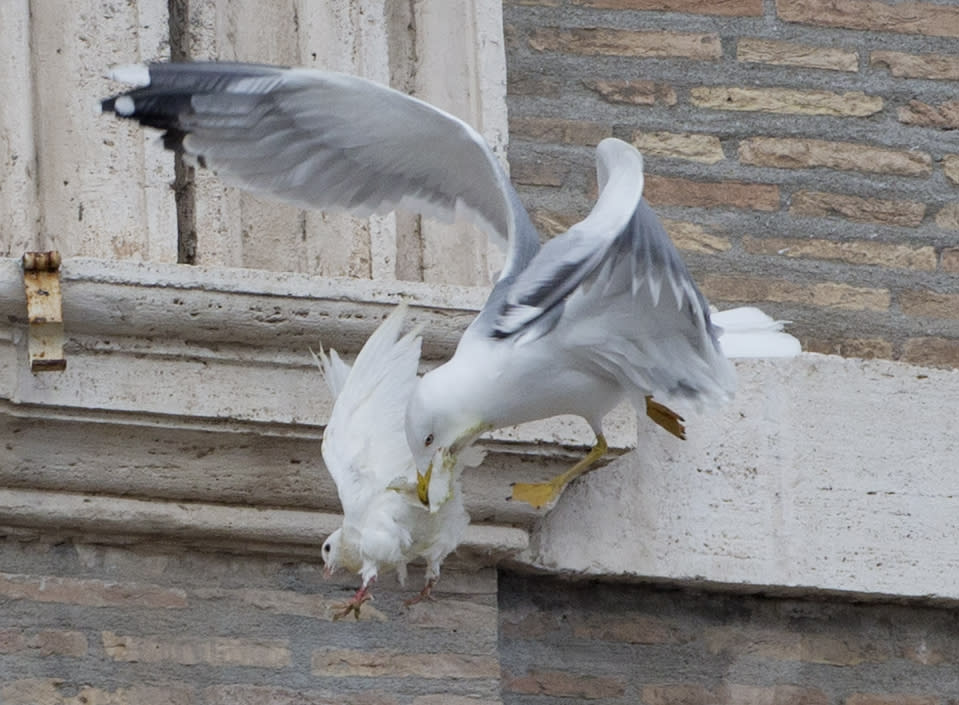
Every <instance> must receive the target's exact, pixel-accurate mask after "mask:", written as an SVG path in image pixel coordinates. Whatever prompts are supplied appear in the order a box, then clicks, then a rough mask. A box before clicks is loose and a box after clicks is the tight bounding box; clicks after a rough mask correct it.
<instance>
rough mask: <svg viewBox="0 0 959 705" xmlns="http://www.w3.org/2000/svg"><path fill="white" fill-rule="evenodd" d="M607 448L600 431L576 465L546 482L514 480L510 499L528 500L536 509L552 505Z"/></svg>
mask: <svg viewBox="0 0 959 705" xmlns="http://www.w3.org/2000/svg"><path fill="white" fill-rule="evenodd" d="M607 450H609V446H608V445H607V444H606V437H605V436H603V434H602V433H600V434H598V435H597V436H596V445H594V446H593V449H592V450H590V451H589V453H587V454H586V457H585V458H583V459H582V460H580V461H579V462H578V463H576V465H574V466H573V467H571V468H570V469H569V470H567V471H566V472H564V473H562V474H561V475H557V476H556V477H554V478H553V479H552V480H547V481H546V482H536V483H529V482H514V483H513V496H512V497H511V498H510V499H518V500H520V501H521V502H528V503H529V504H532V505H533V507H535V508H536V509H542V508H543V507H548V506H550V505H551V504H553V502H555V501H556V500H557V499H559V496H560V494H562V492H563V489H564V488H565V487H566V485H568V484H569V483H570V482H572V481H573V480H575V479H576V478H577V477H579V476H580V475H582V474H584V473H586V472H588V471H589V470H590V469H592V466H593V465H595V464H596V461H597V460H599V459H600V458H602V457H603V456H604V455H606V451H607Z"/></svg>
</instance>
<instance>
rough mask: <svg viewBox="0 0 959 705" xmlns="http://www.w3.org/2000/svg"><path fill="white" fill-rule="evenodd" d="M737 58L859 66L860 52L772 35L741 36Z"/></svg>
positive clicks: (832, 68) (824, 66) (814, 66)
mask: <svg viewBox="0 0 959 705" xmlns="http://www.w3.org/2000/svg"><path fill="white" fill-rule="evenodd" d="M736 59H737V60H738V61H743V62H749V63H760V64H772V65H774V66H798V67H801V68H807V69H826V70H830V71H858V70H859V52H856V51H850V50H847V49H838V48H833V47H817V46H810V45H808V44H796V43H794V42H783V41H778V40H773V39H748V38H744V39H740V40H739V41H738V42H737V43H736Z"/></svg>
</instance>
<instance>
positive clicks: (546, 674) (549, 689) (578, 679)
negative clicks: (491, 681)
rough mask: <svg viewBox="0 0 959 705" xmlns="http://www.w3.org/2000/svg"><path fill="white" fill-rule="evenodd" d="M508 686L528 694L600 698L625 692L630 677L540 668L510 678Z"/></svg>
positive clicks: (515, 691)
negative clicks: (627, 679) (627, 678)
mask: <svg viewBox="0 0 959 705" xmlns="http://www.w3.org/2000/svg"><path fill="white" fill-rule="evenodd" d="M504 688H505V689H506V690H508V691H510V692H513V693H522V694H524V695H547V696H553V697H557V698H579V699H581V700H599V699H601V698H618V697H620V696H622V695H623V694H624V693H625V692H626V679H625V678H621V677H619V676H594V675H589V674H577V673H570V672H568V671H551V670H545V669H543V670H539V669H536V670H531V671H529V672H528V673H527V674H526V675H524V676H515V677H509V678H507V679H506V682H505V683H504Z"/></svg>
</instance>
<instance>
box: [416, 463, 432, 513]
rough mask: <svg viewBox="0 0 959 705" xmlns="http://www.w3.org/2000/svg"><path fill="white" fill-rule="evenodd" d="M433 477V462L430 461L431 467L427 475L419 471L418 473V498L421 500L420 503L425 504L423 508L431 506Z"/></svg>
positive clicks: (427, 469) (427, 470)
mask: <svg viewBox="0 0 959 705" xmlns="http://www.w3.org/2000/svg"><path fill="white" fill-rule="evenodd" d="M432 477H433V461H432V460H431V461H430V465H429V467H428V468H426V473H425V474H421V473H420V471H419V470H417V471H416V496H417V497H418V498H419V500H420V502H422V503H423V506H426V507H428V506H430V478H432Z"/></svg>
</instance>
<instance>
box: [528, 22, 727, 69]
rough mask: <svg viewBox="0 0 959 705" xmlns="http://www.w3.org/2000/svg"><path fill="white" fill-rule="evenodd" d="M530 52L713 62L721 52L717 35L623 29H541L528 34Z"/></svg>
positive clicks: (718, 57) (719, 56)
mask: <svg viewBox="0 0 959 705" xmlns="http://www.w3.org/2000/svg"><path fill="white" fill-rule="evenodd" d="M529 45H530V48H532V49H534V50H535V51H561V52H568V53H571V54H584V55H588V56H634V57H646V58H668V57H678V58H686V59H697V60H700V61H715V60H718V59H720V58H721V57H722V54H723V50H722V45H721V43H720V40H719V35H718V34H713V33H706V34H702V33H701V34H696V33H691V32H654V31H633V30H626V29H609V28H605V27H603V28H587V29H559V28H556V27H545V28H542V29H535V30H533V31H532V32H530V37H529Z"/></svg>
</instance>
